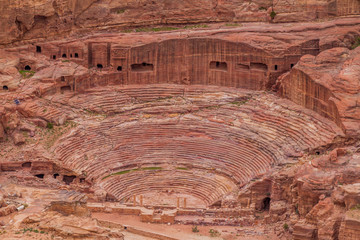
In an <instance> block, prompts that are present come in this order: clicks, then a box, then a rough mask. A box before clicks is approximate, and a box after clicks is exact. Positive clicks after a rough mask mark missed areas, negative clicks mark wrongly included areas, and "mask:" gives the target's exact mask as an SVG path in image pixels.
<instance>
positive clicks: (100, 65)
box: [96, 64, 104, 69]
mask: <svg viewBox="0 0 360 240" xmlns="http://www.w3.org/2000/svg"><path fill="white" fill-rule="evenodd" d="M96 67H97V68H98V69H103V68H104V67H103V65H102V64H97V65H96Z"/></svg>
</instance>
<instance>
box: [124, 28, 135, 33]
mask: <svg viewBox="0 0 360 240" xmlns="http://www.w3.org/2000/svg"><path fill="white" fill-rule="evenodd" d="M132 31H133V30H131V29H124V30H122V31H121V32H123V33H131V32H132Z"/></svg>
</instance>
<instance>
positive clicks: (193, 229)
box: [191, 226, 199, 233]
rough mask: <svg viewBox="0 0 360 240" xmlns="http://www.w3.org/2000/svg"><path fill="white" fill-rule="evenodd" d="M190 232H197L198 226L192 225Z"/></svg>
mask: <svg viewBox="0 0 360 240" xmlns="http://www.w3.org/2000/svg"><path fill="white" fill-rule="evenodd" d="M191 230H192V232H194V233H197V232H199V229H198V227H197V226H194V227H192V229H191Z"/></svg>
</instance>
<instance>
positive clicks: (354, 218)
mask: <svg viewBox="0 0 360 240" xmlns="http://www.w3.org/2000/svg"><path fill="white" fill-rule="evenodd" d="M359 239H360V210H359V209H357V210H355V209H354V210H349V211H347V212H346V214H345V219H344V220H343V222H342V223H341V227H340V233H339V240H359Z"/></svg>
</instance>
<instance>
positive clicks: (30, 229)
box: [16, 228, 45, 234]
mask: <svg viewBox="0 0 360 240" xmlns="http://www.w3.org/2000/svg"><path fill="white" fill-rule="evenodd" d="M22 231H23V233H26V232H34V233H41V234H43V233H45V232H44V231H39V230H37V229H33V228H24V229H23V230H22ZM18 233H20V232H17V233H16V234H18Z"/></svg>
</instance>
